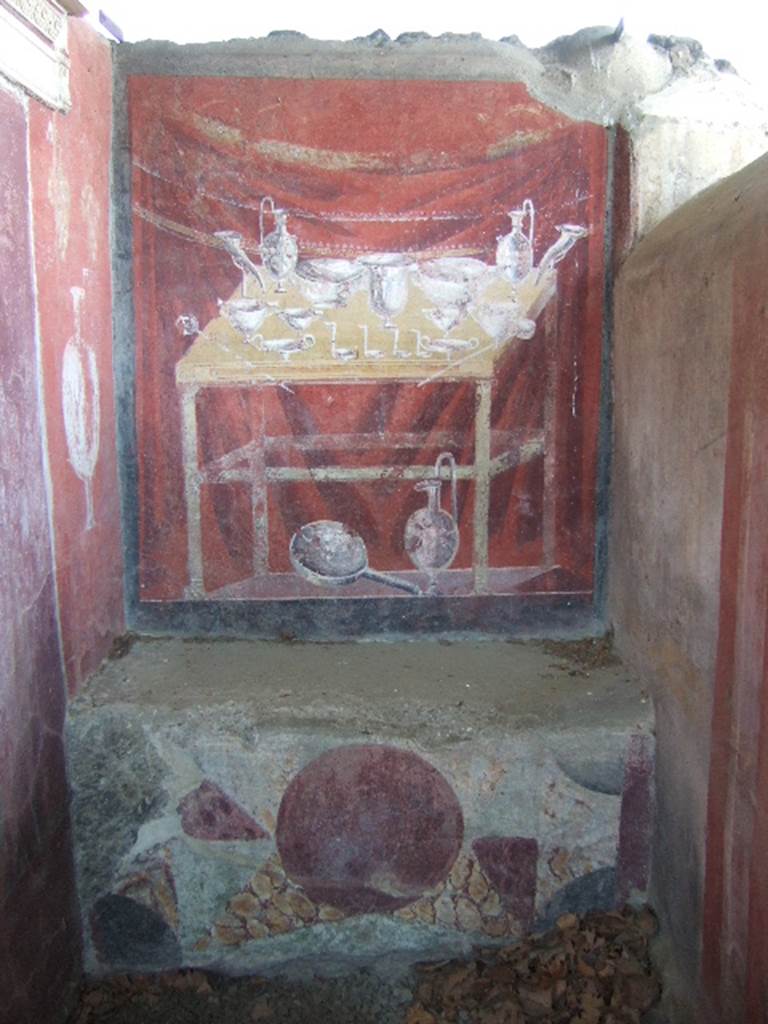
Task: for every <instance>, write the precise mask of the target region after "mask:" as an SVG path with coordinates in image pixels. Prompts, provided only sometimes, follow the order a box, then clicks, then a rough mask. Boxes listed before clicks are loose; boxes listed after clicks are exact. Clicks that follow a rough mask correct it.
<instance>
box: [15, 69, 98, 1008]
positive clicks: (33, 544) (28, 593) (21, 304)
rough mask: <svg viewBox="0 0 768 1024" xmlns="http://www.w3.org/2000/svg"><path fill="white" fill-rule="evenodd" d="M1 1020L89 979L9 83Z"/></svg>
mask: <svg viewBox="0 0 768 1024" xmlns="http://www.w3.org/2000/svg"><path fill="white" fill-rule="evenodd" d="M0 125H2V142H3V144H2V146H0V280H1V281H2V282H3V286H2V289H0V435H1V436H2V444H1V445H0V988H2V992H3V998H2V1004H1V1005H0V1021H2V1022H4V1024H5V1022H8V1024H20V1022H22V1021H30V1022H32V1021H35V1022H38V1021H39V1022H41V1024H43V1022H46V1021H50V1020H57V1019H59V1018H60V1017H61V1014H62V1011H66V1007H67V1005H68V1003H69V1002H70V1000H71V996H72V991H73V986H76V985H77V983H78V980H79V969H80V937H79V923H78V914H77V908H76V904H75V898H74V878H73V868H72V854H71V841H70V833H69V812H68V793H67V784H66V775H65V771H64V749H63V738H62V727H63V721H64V706H65V701H66V695H65V683H64V678H63V671H62V661H61V651H60V647H59V637H58V626H57V618H56V593H55V582H54V567H53V559H52V554H51V539H50V533H49V520H48V499H47V494H46V484H45V472H46V469H45V462H44V444H45V441H44V437H43V425H42V410H41V406H40V397H39V373H40V367H39V363H38V353H37V345H36V329H35V292H34V283H33V274H32V252H31V246H30V224H29V200H30V195H29V183H28V166H27V112H26V104H25V103H24V102H22V101H21V100H20V99H19V98H18V97H17V96H15V95H12V94H11V93H9V92H6V91H4V90H3V89H2V88H0Z"/></svg>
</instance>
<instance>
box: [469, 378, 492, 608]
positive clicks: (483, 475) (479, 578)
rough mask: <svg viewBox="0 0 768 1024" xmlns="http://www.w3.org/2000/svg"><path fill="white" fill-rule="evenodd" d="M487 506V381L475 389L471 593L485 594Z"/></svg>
mask: <svg viewBox="0 0 768 1024" xmlns="http://www.w3.org/2000/svg"><path fill="white" fill-rule="evenodd" d="M490 506H491V382H490V381H489V380H480V381H478V382H477V385H476V390H475V517H474V529H473V541H474V544H473V552H472V560H473V568H474V577H475V593H476V594H487V593H488V514H489V511H490Z"/></svg>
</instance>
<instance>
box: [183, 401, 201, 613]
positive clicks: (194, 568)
mask: <svg viewBox="0 0 768 1024" xmlns="http://www.w3.org/2000/svg"><path fill="white" fill-rule="evenodd" d="M197 392H198V386H197V385H196V384H192V385H190V384H185V385H182V387H181V444H182V457H183V460H184V501H185V504H186V509H187V572H188V575H189V582H188V584H187V587H186V590H185V592H184V596H185V597H186V598H187V599H194V598H199V597H202V596H203V594H204V593H205V589H204V586H203V541H202V527H201V522H200V520H201V510H200V467H199V464H198V452H197Z"/></svg>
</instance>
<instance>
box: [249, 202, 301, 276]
mask: <svg viewBox="0 0 768 1024" xmlns="http://www.w3.org/2000/svg"><path fill="white" fill-rule="evenodd" d="M267 207H269V210H270V213H271V215H272V219H273V220H274V222H275V227H274V230H272V231H270V233H269V234H268V235H267V236H266V238H265V237H264V213H265V212H266V210H267ZM259 240H260V242H261V260H262V263H263V264H264V266H265V267H266V268H267V270H268V271H269V272H270V274H271V275H272V276H273V277H274V278H276V280H277V288H276V291H278V292H280V293H282V292H285V290H286V286H285V282H286V278H287V277H288V276H289V275H290V274H292V273H293V271H294V270H295V269H296V264H297V263H298V260H299V246H298V243H297V241H296V238H295V237H294V235H292V234H291V233H290V232H289V230H288V214H287V212H286V211H285V210H280V209H277V208H276V207H275V201H274V199H273V198H272V196H263V198H262V200H261V202H260V203H259Z"/></svg>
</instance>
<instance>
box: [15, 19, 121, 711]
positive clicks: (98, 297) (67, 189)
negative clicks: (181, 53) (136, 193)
mask: <svg viewBox="0 0 768 1024" xmlns="http://www.w3.org/2000/svg"><path fill="white" fill-rule="evenodd" d="M69 49H70V56H71V61H72V73H71V76H70V87H71V92H72V109H71V110H70V111H69V112H68V113H66V114H62V113H58V112H54V111H52V110H49V109H48V108H46V107H44V106H43V105H42V104H39V103H34V102H33V103H31V104H30V112H29V117H30V153H31V172H32V174H31V176H32V196H33V204H34V232H35V267H36V272H37V284H38V289H39V323H40V336H41V344H42V353H43V383H44V388H45V411H46V421H47V435H48V449H49V455H50V466H51V478H52V484H53V523H54V536H55V551H56V579H57V586H58V594H59V605H60V610H61V632H62V642H63V646H64V658H65V665H66V672H67V680H68V683H69V687H70V690H71V691H72V692H74V691H76V690H77V688H78V687H79V686H80V685H81V684H82V682H83V681H84V680H85V679H87V677H88V676H89V675H90V673H91V672H92V671H93V670H94V669H95V668H96V667H97V666H98V665H99V663H100V661H101V660H102V658H103V657H104V656H105V654H106V653H107V651H108V650H109V647H110V645H111V642H112V639H113V638H114V636H115V634H116V633H120V632H122V629H123V582H122V577H123V560H122V539H121V534H120V497H119V489H118V482H117V461H116V450H115V413H114V386H113V373H112V287H111V273H110V260H111V255H110V240H109V202H110V199H109V190H110V181H109V174H110V161H111V137H112V132H111V123H112V95H111V92H112V90H111V81H112V78H111V74H112V72H111V55H110V49H109V45H108V44H107V42H106V41H105V40H104V39H102V38H101V37H100V36H98V35H97V34H96V33H95V32H94V31H93V30H92V29H91V28H89V26H88V25H86V24H84V23H83V22H80V21H77V20H75V19H70V23H69Z"/></svg>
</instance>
